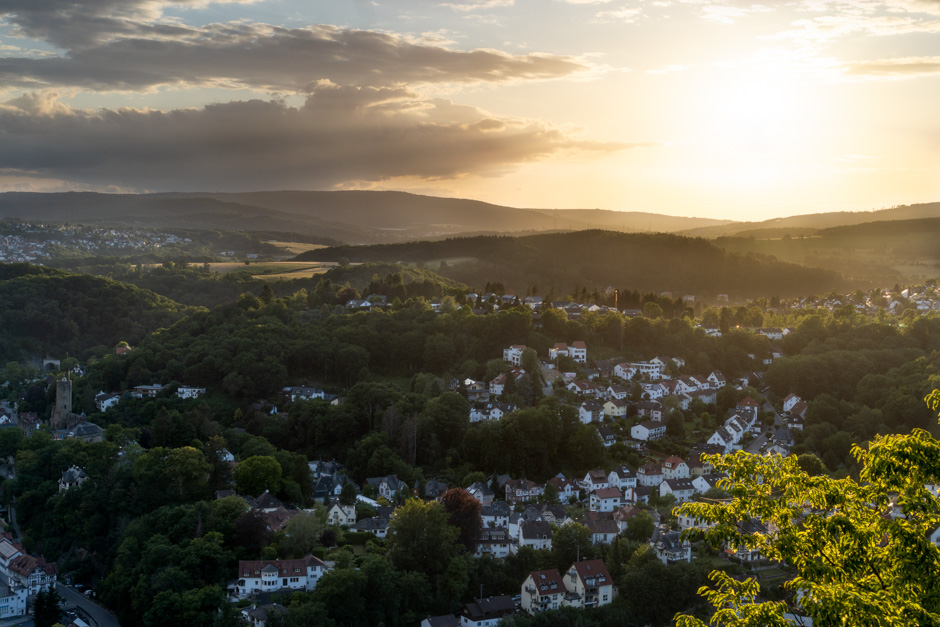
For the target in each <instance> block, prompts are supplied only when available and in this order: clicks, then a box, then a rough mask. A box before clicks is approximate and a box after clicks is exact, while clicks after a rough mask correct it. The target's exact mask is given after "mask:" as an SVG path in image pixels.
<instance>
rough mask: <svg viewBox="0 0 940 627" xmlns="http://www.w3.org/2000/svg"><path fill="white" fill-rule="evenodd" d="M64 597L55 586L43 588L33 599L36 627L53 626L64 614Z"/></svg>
mask: <svg viewBox="0 0 940 627" xmlns="http://www.w3.org/2000/svg"><path fill="white" fill-rule="evenodd" d="M61 606H62V597H60V596H59V593H58V592H57V591H56V589H55V587H51V588H49V589H43V590H40V591H39V592H37V593H36V597H35V598H34V599H33V623H34V624H35V625H36V627H52V626H53V625H55V624H56V623H58V622H59V619H60V617H61V614H62V608H61Z"/></svg>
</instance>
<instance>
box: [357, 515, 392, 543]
mask: <svg viewBox="0 0 940 627" xmlns="http://www.w3.org/2000/svg"><path fill="white" fill-rule="evenodd" d="M390 523H391V519H390V518H388V517H387V516H373V517H371V518H363V519H362V520H360V521H358V522H357V523H356V526H355V530H356V531H361V532H365V533H371V534H373V535H374V536H375V537H376V538H385V537H387V536H388V527H389V524H390Z"/></svg>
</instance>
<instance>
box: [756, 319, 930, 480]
mask: <svg viewBox="0 0 940 627" xmlns="http://www.w3.org/2000/svg"><path fill="white" fill-rule="evenodd" d="M783 346H784V348H785V350H786V352H787V357H784V358H781V359H778V360H775V361H774V362H773V363H772V364H771V365H770V367H769V368H768V369H767V373H766V375H765V381H766V382H767V383H768V384H769V385H770V387H771V389H772V390H773V392H774V394H775V395H776V396H777V397H778V398H783V397H784V396H786V395H787V394H790V393H794V394H797V395H798V396H800V397H801V398H803V399H805V400H807V401H808V408H807V410H806V426H805V430H804V432H803V433H802V434H797V435H798V444H797V446H796V448H794V451H793V452H794V453H795V454H800V453H804V452H809V453H815V454H817V455H818V456H819V457H820V458H821V459H822V461H823V462H825V464H826V466H827V467H828V468H829V470H832V471H836V470H839V469H840V468H841V469H842V470H843V471H851V470H853V469H854V468H855V467H856V463H855V460H854V458H853V457H852V455H851V454H850V450H851V446H852V444H855V443H857V444H862V445H864V444H865V443H866V442H867V441H869V440H870V439H872V438H874V437H875V436H876V435H878V434H885V433H909V432H910V431H911V429H914V428H920V429H928V428H931V425H932V424H933V416H932V415H931V413H930V411H929V410H928V409H927V408H926V407H925V406H924V404H923V402H922V401H921V399H923V398H924V396H925V395H926V394H927V393H929V392H930V391H931V390H933V389H936V388H937V386H938V384H940V316H936V315H930V316H924V317H920V318H917V319H915V320H913V323H912V324H910V326H908V327H906V328H899V327H897V326H895V325H892V324H889V323H887V322H876V321H870V320H866V319H864V318H857V317H856V318H838V317H833V316H829V315H819V314H812V315H808V316H806V317H804V318H803V319H802V322H801V323H800V324H799V325H798V326H797V327H796V330H795V331H794V332H793V333H790V334H789V335H788V336H786V337H785V338H784V340H783Z"/></svg>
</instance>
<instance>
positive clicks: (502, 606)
mask: <svg viewBox="0 0 940 627" xmlns="http://www.w3.org/2000/svg"><path fill="white" fill-rule="evenodd" d="M515 613H516V604H515V603H513V601H512V597H509V596H501V597H489V598H486V599H474V601H473V603H467V604H466V605H465V606H464V608H463V615H464V616H466V617H467V618H469V619H470V620H472V621H482V620H491V619H495V618H499V617H501V616H509V615H510V614H515Z"/></svg>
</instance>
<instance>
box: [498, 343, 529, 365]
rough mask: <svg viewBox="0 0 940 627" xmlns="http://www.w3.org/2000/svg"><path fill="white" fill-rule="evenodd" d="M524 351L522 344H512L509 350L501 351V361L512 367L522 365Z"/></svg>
mask: <svg viewBox="0 0 940 627" xmlns="http://www.w3.org/2000/svg"><path fill="white" fill-rule="evenodd" d="M524 350H525V345H524V344H513V345H512V346H510V347H509V348H504V349H503V361H508V362H509V363H511V364H512V365H513V366H521V365H522V352H523V351H524Z"/></svg>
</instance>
